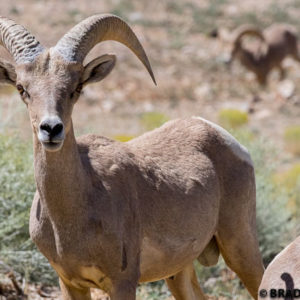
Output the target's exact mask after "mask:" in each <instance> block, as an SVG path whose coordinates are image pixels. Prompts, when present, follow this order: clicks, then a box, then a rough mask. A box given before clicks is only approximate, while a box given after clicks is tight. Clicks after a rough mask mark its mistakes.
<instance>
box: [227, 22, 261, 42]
mask: <svg viewBox="0 0 300 300" xmlns="http://www.w3.org/2000/svg"><path fill="white" fill-rule="evenodd" d="M245 35H254V36H257V37H259V38H260V39H261V40H262V41H264V40H265V38H264V35H263V33H262V32H261V30H260V29H259V28H258V27H256V26H254V25H250V24H244V25H241V26H240V27H238V28H237V29H236V30H234V32H233V35H232V36H233V38H232V39H233V42H234V43H238V42H239V41H240V40H241V38H242V37H243V36H245Z"/></svg>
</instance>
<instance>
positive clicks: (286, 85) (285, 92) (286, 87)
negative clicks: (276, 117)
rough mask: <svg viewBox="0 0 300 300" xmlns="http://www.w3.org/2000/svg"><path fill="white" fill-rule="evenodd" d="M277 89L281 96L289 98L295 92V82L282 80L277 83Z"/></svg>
mask: <svg viewBox="0 0 300 300" xmlns="http://www.w3.org/2000/svg"><path fill="white" fill-rule="evenodd" d="M277 91H278V93H279V95H280V96H281V97H283V98H285V99H289V98H291V97H292V96H293V94H294V92H295V84H294V83H293V81H291V80H287V79H286V80H283V81H282V82H280V83H279V85H278V88H277Z"/></svg>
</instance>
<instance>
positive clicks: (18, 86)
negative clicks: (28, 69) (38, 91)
mask: <svg viewBox="0 0 300 300" xmlns="http://www.w3.org/2000/svg"><path fill="white" fill-rule="evenodd" d="M17 90H18V91H19V93H20V94H21V95H22V94H23V93H24V91H25V90H24V88H23V86H22V85H21V84H18V85H17Z"/></svg>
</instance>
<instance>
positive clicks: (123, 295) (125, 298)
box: [110, 280, 137, 300]
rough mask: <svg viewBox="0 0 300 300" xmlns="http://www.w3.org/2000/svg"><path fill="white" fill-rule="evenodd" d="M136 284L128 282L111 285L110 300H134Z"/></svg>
mask: <svg viewBox="0 0 300 300" xmlns="http://www.w3.org/2000/svg"><path fill="white" fill-rule="evenodd" d="M136 287H137V283H132V282H130V281H129V280H124V281H122V282H118V283H113V286H112V290H111V293H110V299H111V300H135V299H136Z"/></svg>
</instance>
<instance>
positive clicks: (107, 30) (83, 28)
mask: <svg viewBox="0 0 300 300" xmlns="http://www.w3.org/2000/svg"><path fill="white" fill-rule="evenodd" d="M107 40H113V41H117V42H120V43H122V44H124V45H125V46H127V47H128V48H129V49H130V50H131V51H132V52H133V53H134V54H135V55H136V56H137V57H138V58H139V60H140V61H141V62H142V63H143V65H144V66H145V67H146V69H147V70H148V72H149V74H150V76H151V78H152V80H153V82H154V83H155V84H156V82H155V78H154V75H153V71H152V69H151V65H150V63H149V60H148V57H147V55H146V53H145V51H144V48H143V46H142V45H141V43H140V42H139V40H138V38H137V37H136V35H135V34H134V32H133V31H132V30H131V28H130V27H129V26H128V25H127V24H126V23H125V22H124V21H123V20H122V19H120V18H119V17H117V16H114V15H95V16H91V17H89V18H87V19H85V20H83V21H82V22H80V23H79V24H77V25H76V26H74V27H73V28H72V29H71V30H70V31H69V32H68V33H67V34H65V35H64V36H63V37H62V38H61V39H60V40H59V41H58V43H57V44H56V46H55V50H56V51H58V52H59V54H60V55H61V56H62V57H63V58H64V59H66V60H68V61H78V62H83V60H84V58H85V57H86V55H87V54H88V52H89V51H90V50H91V49H92V48H93V47H94V46H95V45H96V44H98V43H100V42H102V41H107Z"/></svg>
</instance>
